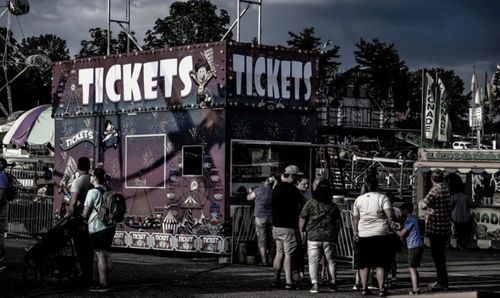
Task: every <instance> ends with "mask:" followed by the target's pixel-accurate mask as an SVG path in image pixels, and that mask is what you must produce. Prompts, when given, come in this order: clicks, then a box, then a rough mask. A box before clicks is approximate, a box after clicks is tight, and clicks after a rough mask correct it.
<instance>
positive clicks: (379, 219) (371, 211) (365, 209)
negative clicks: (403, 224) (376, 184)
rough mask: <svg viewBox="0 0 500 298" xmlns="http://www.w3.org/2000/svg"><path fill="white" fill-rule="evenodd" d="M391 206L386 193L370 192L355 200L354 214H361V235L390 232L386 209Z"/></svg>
mask: <svg viewBox="0 0 500 298" xmlns="http://www.w3.org/2000/svg"><path fill="white" fill-rule="evenodd" d="M389 208H391V202H390V201H389V198H388V197H387V196H386V195H383V194H381V193H378V192H368V193H365V194H364V195H361V196H359V197H358V198H357V199H356V201H354V206H353V213H354V216H359V224H358V232H359V237H373V236H383V235H386V234H389V233H390V230H389V224H388V223H387V217H386V216H385V213H384V209H389Z"/></svg>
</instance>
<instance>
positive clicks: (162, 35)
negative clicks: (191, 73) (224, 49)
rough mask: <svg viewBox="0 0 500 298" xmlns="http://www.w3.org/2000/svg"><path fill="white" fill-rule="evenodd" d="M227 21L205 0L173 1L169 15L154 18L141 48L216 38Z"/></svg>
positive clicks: (207, 40)
mask: <svg viewBox="0 0 500 298" xmlns="http://www.w3.org/2000/svg"><path fill="white" fill-rule="evenodd" d="M228 23H229V15H228V14H227V11H226V10H224V9H221V10H220V13H219V14H217V6H215V5H213V4H212V3H210V1H208V0H189V1H187V2H181V1H176V2H174V3H172V5H171V6H170V15H169V16H167V17H165V18H163V19H157V20H156V22H155V26H154V28H153V30H148V31H147V32H146V37H145V39H144V42H145V48H147V49H154V48H161V47H167V46H178V45H185V44H194V43H203V42H210V41H219V40H220V39H221V38H222V36H223V35H224V33H225V32H226V31H227V28H228V27H227V25H228ZM230 38H231V35H230V36H228V39H230Z"/></svg>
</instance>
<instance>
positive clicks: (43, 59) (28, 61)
mask: <svg viewBox="0 0 500 298" xmlns="http://www.w3.org/2000/svg"><path fill="white" fill-rule="evenodd" d="M4 7H5V9H4V10H3V11H2V12H1V13H0V20H1V19H3V18H4V17H6V18H7V25H6V26H5V28H6V30H5V35H1V34H0V38H1V39H2V40H3V42H4V48H3V56H2V61H1V65H2V70H3V75H4V80H5V81H4V85H3V86H2V87H0V92H1V91H3V90H4V89H6V91H7V108H5V106H4V105H3V104H2V103H1V102H0V110H2V112H3V113H4V114H5V116H7V117H8V116H9V115H10V114H12V113H13V107H12V91H11V89H10V84H11V83H12V82H13V81H14V80H16V79H17V78H19V77H20V76H21V75H22V74H23V73H24V72H25V71H26V70H28V69H29V68H36V69H38V70H39V71H41V72H44V71H47V70H48V69H50V67H51V65H52V61H51V60H50V58H49V57H47V56H46V55H42V54H35V55H31V56H27V57H26V56H25V55H24V54H23V53H21V51H20V50H19V49H18V47H17V46H16V45H15V44H13V43H11V19H12V16H15V17H16V18H17V17H18V16H21V15H25V14H28V13H29V11H30V6H29V2H28V0H7V2H6V5H5V6H4ZM11 53H13V54H15V55H16V57H13V56H12V55H11V57H9V55H10V54H11ZM9 66H16V67H17V66H24V68H23V69H21V71H19V72H18V73H17V74H16V75H15V76H14V77H13V78H12V79H10V78H9V75H8V68H9Z"/></svg>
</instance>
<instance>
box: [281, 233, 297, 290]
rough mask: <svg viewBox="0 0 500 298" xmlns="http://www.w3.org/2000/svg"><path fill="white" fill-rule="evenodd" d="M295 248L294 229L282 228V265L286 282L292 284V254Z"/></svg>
mask: <svg viewBox="0 0 500 298" xmlns="http://www.w3.org/2000/svg"><path fill="white" fill-rule="evenodd" d="M296 250H297V238H296V237H295V231H294V229H284V231H283V251H284V253H285V261H284V262H283V267H284V270H285V278H286V283H287V284H293V256H294V254H295V253H296Z"/></svg>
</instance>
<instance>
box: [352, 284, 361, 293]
mask: <svg viewBox="0 0 500 298" xmlns="http://www.w3.org/2000/svg"><path fill="white" fill-rule="evenodd" d="M361 288H362V286H361V285H360V284H354V286H352V289H353V290H354V291H358V290H361Z"/></svg>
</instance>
